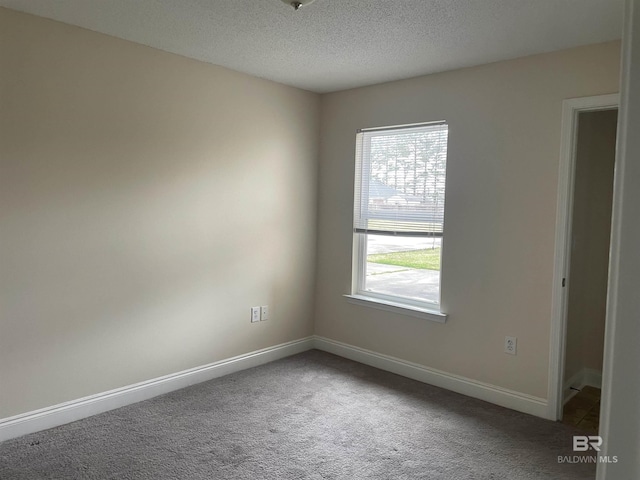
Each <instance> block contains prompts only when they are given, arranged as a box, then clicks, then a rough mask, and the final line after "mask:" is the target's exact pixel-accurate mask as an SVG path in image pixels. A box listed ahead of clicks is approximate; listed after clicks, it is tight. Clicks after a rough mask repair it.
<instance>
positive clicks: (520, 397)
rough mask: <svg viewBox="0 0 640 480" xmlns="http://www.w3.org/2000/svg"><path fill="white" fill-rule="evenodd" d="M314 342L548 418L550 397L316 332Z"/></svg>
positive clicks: (368, 362) (337, 352) (340, 353)
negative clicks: (451, 372)
mask: <svg viewBox="0 0 640 480" xmlns="http://www.w3.org/2000/svg"><path fill="white" fill-rule="evenodd" d="M313 345H314V347H315V348H317V349H318V350H324V351H325V352H329V353H333V354H335V355H338V356H341V357H344V358H348V359H350V360H354V361H356V362H360V363H364V364H366V365H370V366H372V367H376V368H379V369H381V370H386V371H387V372H392V373H395V374H398V375H402V376H403V377H408V378H411V379H413V380H418V381H419V382H424V383H428V384H430V385H435V386H436V387H441V388H445V389H447V390H451V391H453V392H457V393H461V394H463V395H467V396H469V397H474V398H478V399H480V400H484V401H486V402H491V403H494V404H496V405H500V406H502V407H506V408H510V409H512V410H517V411H519V412H523V413H528V414H530V415H535V416H537V417H542V418H548V409H547V401H546V400H545V399H544V398H539V397H534V396H532V395H527V394H524V393H520V392H516V391H513V390H509V389H506V388H502V387H498V386H496V385H490V384H488V383H483V382H478V381H476V380H472V379H470V378H465V377H461V376H459V375H453V374H450V373H446V372H443V371H440V370H436V369H433V368H428V367H425V366H423V365H419V364H416V363H411V362H407V361H405V360H401V359H399V358H394V357H390V356H388V355H382V354H380V353H376V352H372V351H370V350H365V349H363V348H359V347H354V346H353V345H348V344H346V343H342V342H336V341H335V340H330V339H328V338H324V337H319V336H317V335H316V336H315V337H314V340H313Z"/></svg>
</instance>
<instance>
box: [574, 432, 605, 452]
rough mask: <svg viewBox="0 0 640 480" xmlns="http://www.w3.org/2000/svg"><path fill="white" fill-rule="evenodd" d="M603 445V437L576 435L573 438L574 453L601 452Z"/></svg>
mask: <svg viewBox="0 0 640 480" xmlns="http://www.w3.org/2000/svg"><path fill="white" fill-rule="evenodd" d="M601 445H602V437H599V436H596V435H590V436H588V437H587V436H586V435H584V436H583V435H574V436H573V451H574V452H586V451H587V450H595V451H596V452H599V451H600V446H601Z"/></svg>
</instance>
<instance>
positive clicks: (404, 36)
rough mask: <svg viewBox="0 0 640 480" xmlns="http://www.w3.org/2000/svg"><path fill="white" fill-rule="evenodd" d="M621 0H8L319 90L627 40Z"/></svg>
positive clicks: (6, 1)
mask: <svg viewBox="0 0 640 480" xmlns="http://www.w3.org/2000/svg"><path fill="white" fill-rule="evenodd" d="M622 4H623V0H413V1H411V0H316V1H315V2H314V3H312V4H311V5H308V6H306V7H303V8H302V9H300V10H299V11H297V12H296V11H294V10H293V8H291V7H289V6H287V5H285V4H284V3H282V2H281V1H280V0H0V6H6V7H8V8H12V9H15V10H20V11H23V12H27V13H33V14H35V15H40V16H43V17H48V18H53V19H55V20H59V21H62V22H65V23H70V24H73V25H79V26H81V27H85V28H88V29H90V30H95V31H98V32H102V33H106V34H109V35H113V36H115V37H120V38H124V39H127V40H131V41H134V42H138V43H142V44H144V45H150V46H152V47H156V48H159V49H162V50H166V51H168V52H173V53H177V54H180V55H184V56H187V57H191V58H195V59H198V60H202V61H205V62H209V63H213V64H217V65H222V66H225V67H228V68H231V69H234V70H238V71H241V72H246V73H249V74H252V75H255V76H258V77H262V78H267V79H270V80H274V81H277V82H281V83H285V84H288V85H294V86H296V87H300V88H303V89H306V90H312V91H315V92H330V91H336V90H342V89H346V88H352V87H358V86H363V85H370V84H374V83H380V82H385V81H389V80H397V79H401V78H409V77H414V76H417V75H423V74H427V73H434V72H439V71H444V70H450V69H454V68H460V67H465V66H471V65H478V64H482V63H488V62H494V61H498V60H504V59H508V58H514V57H520V56H524V55H530V54H534V53H541V52H548V51H553V50H559V49H563V48H569V47H574V46H578V45H586V44H590V43H598V42H605V41H609V40H615V39H618V38H620V36H621V29H622Z"/></svg>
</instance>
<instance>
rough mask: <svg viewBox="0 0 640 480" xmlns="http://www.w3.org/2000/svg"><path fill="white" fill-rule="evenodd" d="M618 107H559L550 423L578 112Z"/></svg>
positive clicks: (556, 411) (559, 374) (561, 341)
mask: <svg viewBox="0 0 640 480" xmlns="http://www.w3.org/2000/svg"><path fill="white" fill-rule="evenodd" d="M619 104H620V95H618V94H617V93H614V94H609V95H598V96H594V97H583V98H572V99H568V100H565V101H564V102H563V103H562V131H561V149H560V170H559V173H558V203H557V210H556V240H555V263H554V269H553V281H552V300H551V308H552V309H551V335H550V347H549V352H550V354H549V357H550V358H549V386H548V388H549V402H548V404H549V412H548V413H547V417H548V418H550V419H553V420H558V419H560V418H562V405H563V401H562V394H563V390H564V389H563V373H564V372H563V370H564V357H565V343H566V329H567V325H566V317H567V302H566V292H568V285H569V260H570V255H569V252H570V246H571V245H570V244H571V213H572V209H573V183H574V176H575V150H576V140H577V138H576V137H577V136H576V131H577V118H578V114H579V113H580V112H583V111H596V110H610V109H613V108H618V106H619ZM614 194H615V193H614ZM563 278H566V279H567V283H566V286H565V288H563V287H562V279H563Z"/></svg>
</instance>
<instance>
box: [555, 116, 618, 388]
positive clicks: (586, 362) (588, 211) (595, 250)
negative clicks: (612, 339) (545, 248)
mask: <svg viewBox="0 0 640 480" xmlns="http://www.w3.org/2000/svg"><path fill="white" fill-rule="evenodd" d="M578 122H579V123H578V125H579V127H578V142H577V146H576V149H577V150H576V169H575V178H574V196H573V199H574V200H573V220H572V232H571V236H572V242H571V243H572V247H571V272H570V276H569V300H568V312H567V336H566V338H567V349H566V356H565V371H564V378H565V382H566V381H567V380H569V379H570V378H571V377H572V376H574V375H575V374H577V373H579V372H580V371H581V370H583V369H585V368H586V369H590V370H595V371H598V372H600V373H602V354H603V350H604V326H605V315H606V309H607V280H608V268H609V239H610V234H611V208H612V201H613V165H614V162H615V152H616V129H617V125H618V111H617V110H609V111H604V112H588V113H581V114H580V116H579V120H578Z"/></svg>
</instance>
